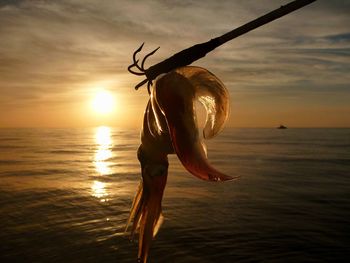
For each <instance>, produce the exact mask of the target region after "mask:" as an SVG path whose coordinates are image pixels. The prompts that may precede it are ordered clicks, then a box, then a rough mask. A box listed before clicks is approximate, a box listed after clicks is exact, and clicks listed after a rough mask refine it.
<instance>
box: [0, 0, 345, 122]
mask: <svg viewBox="0 0 350 263" xmlns="http://www.w3.org/2000/svg"><path fill="white" fill-rule="evenodd" d="M287 2H289V1H281V0H280V1H278V0H273V1H252V0H249V1H244V2H243V1H209V0H206V1H198V2H188V3H187V4H186V5H184V4H180V3H176V2H164V1H141V2H131V1H126V0H123V1H103V2H99V1H81V0H77V1H74V2H72V1H57V2H54V1H45V2H44V1H5V2H4V3H1V4H0V24H1V27H0V39H1V41H0V62H1V63H0V127H87V126H96V125H110V126H118V127H136V128H139V127H140V126H141V120H142V114H143V110H144V108H145V106H146V103H147V99H148V95H147V91H146V89H145V88H142V89H141V90H139V91H135V90H134V88H133V87H134V86H135V85H136V84H137V83H138V82H140V81H141V80H142V79H140V78H138V77H136V76H133V75H131V74H129V73H128V72H127V70H126V68H127V66H128V65H129V64H130V63H131V60H132V53H133V52H134V50H135V49H136V48H137V47H138V46H139V45H140V44H141V43H142V42H146V44H145V46H144V50H143V54H145V53H146V52H149V51H151V50H153V49H154V48H155V47H158V46H160V47H161V48H160V50H159V51H158V52H157V53H156V54H155V55H154V56H152V57H151V58H150V59H149V61H148V64H147V65H146V67H148V66H150V65H152V64H154V63H157V62H159V61H161V60H163V59H165V58H167V57H169V56H171V55H173V54H174V53H176V52H178V51H180V50H182V49H184V48H186V47H189V46H191V45H193V44H196V43H201V42H204V41H207V40H209V39H210V38H213V37H216V36H218V35H220V34H223V33H225V32H227V31H229V30H231V29H233V28H235V27H237V26H239V25H241V24H244V23H246V22H248V21H250V20H252V19H254V18H256V17H258V16H260V15H262V14H264V13H266V12H269V11H271V10H273V9H275V8H277V7H279V6H280V5H282V4H286V3H287ZM213 10H215V12H214V13H215V15H213V14H214V13H213ZM349 11H350V4H349V3H345V2H344V1H317V2H316V3H313V4H311V5H310V6H307V7H305V8H303V9H302V10H299V11H297V12H295V13H292V14H290V15H288V16H287V17H284V18H281V19H279V20H277V21H274V22H272V23H270V24H268V25H266V26H264V27H262V28H259V29H257V30H255V31H253V32H251V33H249V34H247V35H245V36H242V37H240V38H238V39H236V40H234V41H232V42H229V43H227V44H225V45H224V46H222V47H220V48H218V49H217V50H215V51H213V52H212V53H210V54H209V55H207V56H206V57H205V58H203V59H201V60H199V61H197V62H195V65H198V66H201V67H205V68H207V69H208V70H209V71H211V72H212V73H214V74H215V75H217V76H218V77H219V78H220V79H221V80H222V82H223V83H225V85H226V86H227V88H228V90H229V92H230V96H231V115H230V118H229V121H228V124H227V125H228V126H231V127H275V126H278V125H279V124H282V123H283V124H285V125H287V126H290V127H350V118H349V116H350V103H349V101H350V86H349V83H350V76H349V69H350V60H349V55H350V52H349V47H350V45H349V44H350V33H349V30H348V25H349V24H350V17H349V15H348V14H349ZM179 18H181V19H179ZM101 90H107V91H109V92H111V94H113V97H114V98H115V107H114V110H113V111H112V112H111V113H109V114H105V115H101V114H99V113H97V112H96V109H93V108H92V107H91V101H92V100H93V98H94V97H95V96H96V94H98V93H99V92H100V91H101Z"/></svg>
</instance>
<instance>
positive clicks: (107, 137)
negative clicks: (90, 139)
mask: <svg viewBox="0 0 350 263" xmlns="http://www.w3.org/2000/svg"><path fill="white" fill-rule="evenodd" d="M95 140H96V143H97V150H96V152H95V156H94V165H95V170H96V172H97V173H98V174H99V175H100V176H103V175H108V174H110V173H111V172H112V171H111V167H110V164H109V162H108V159H110V158H111V157H113V153H112V150H111V148H112V137H111V129H110V128H109V127H106V126H101V127H98V128H97V130H96V133H95ZM91 190H92V196H94V197H96V198H99V199H100V201H101V202H106V201H108V199H107V196H108V192H107V190H106V183H103V182H100V181H97V180H95V181H93V184H92V186H91Z"/></svg>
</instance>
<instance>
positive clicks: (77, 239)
mask: <svg viewBox="0 0 350 263" xmlns="http://www.w3.org/2000/svg"><path fill="white" fill-rule="evenodd" d="M139 137H140V136H139V131H138V130H135V129H132V130H127V129H119V128H114V127H105V126H102V127H94V128H83V129H80V128H79V129H78V128H77V129H39V128H35V129H27V128H22V129H0V262H2V263H5V262H6V263H7V262H84V263H85V262H104V263H108V262H114V263H115V262H120V263H124V262H125V263H129V262H130V263H131V262H132V263H135V262H136V258H137V249H138V248H137V241H131V240H130V239H129V237H128V236H127V235H125V233H124V227H125V224H126V220H127V217H128V213H129V209H130V206H131V203H132V199H133V196H134V194H135V191H136V189H137V186H138V183H139V180H140V167H139V163H138V160H137V158H136V150H137V147H138V145H139ZM207 145H208V156H209V160H210V162H211V163H212V165H213V166H214V167H216V168H217V169H218V170H220V171H222V172H224V173H226V174H229V175H232V176H237V175H239V176H240V178H239V179H238V180H235V181H229V182H206V181H202V180H200V179H198V178H196V177H194V176H192V175H191V174H189V173H188V172H187V171H186V170H185V169H184V168H183V167H182V165H181V163H180V162H179V161H178V159H177V157H176V156H175V155H171V156H169V162H170V165H169V177H168V182H167V186H166V190H165V195H164V199H163V214H164V217H165V221H164V224H163V225H162V228H161V229H160V231H159V233H158V235H157V237H156V239H155V240H154V241H153V243H152V247H151V251H150V256H149V262H151V263H157V262H164V263H171V262H176V263H192V262H201V263H213V262H215V263H218V262H223V263H229V262H230V263H231V262H237V263H239V262H293V263H295V262H350V129H346V128H344V129H328V128H320V129H313V128H312V129H311V128H308V129H305V128H289V129H284V130H281V129H275V128H259V129H253V128H245V129H243V128H242V129H241V128H240V129H238V128H227V129H225V130H224V131H223V132H222V133H221V134H219V135H218V136H217V137H216V138H214V139H212V140H209V141H208V142H207Z"/></svg>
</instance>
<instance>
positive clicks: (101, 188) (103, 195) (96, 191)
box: [91, 181, 108, 202]
mask: <svg viewBox="0 0 350 263" xmlns="http://www.w3.org/2000/svg"><path fill="white" fill-rule="evenodd" d="M91 190H92V196H94V197H97V198H99V199H101V202H106V201H108V199H107V196H108V193H107V191H106V184H105V183H103V182H99V181H94V183H93V184H92V186H91Z"/></svg>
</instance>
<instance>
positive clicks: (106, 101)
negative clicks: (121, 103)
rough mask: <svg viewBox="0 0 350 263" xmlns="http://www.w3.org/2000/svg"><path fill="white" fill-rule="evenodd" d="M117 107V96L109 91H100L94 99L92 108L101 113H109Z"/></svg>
mask: <svg viewBox="0 0 350 263" xmlns="http://www.w3.org/2000/svg"><path fill="white" fill-rule="evenodd" d="M114 107H115V98H114V96H113V95H112V94H111V93H110V92H108V91H100V92H98V93H97V94H96V95H95V97H94V98H93V100H92V108H93V110H94V111H95V112H97V113H99V114H108V113H111V112H113V110H114Z"/></svg>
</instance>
